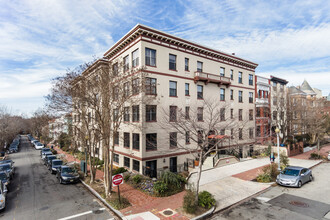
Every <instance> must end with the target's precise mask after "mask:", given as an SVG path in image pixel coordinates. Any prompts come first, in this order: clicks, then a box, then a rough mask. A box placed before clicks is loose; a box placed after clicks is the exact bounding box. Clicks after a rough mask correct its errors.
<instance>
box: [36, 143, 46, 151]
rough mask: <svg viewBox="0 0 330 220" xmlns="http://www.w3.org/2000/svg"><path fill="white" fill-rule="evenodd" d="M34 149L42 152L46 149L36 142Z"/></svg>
mask: <svg viewBox="0 0 330 220" xmlns="http://www.w3.org/2000/svg"><path fill="white" fill-rule="evenodd" d="M34 148H35V149H36V150H41V149H42V148H44V145H43V144H42V143H40V142H36V143H34Z"/></svg>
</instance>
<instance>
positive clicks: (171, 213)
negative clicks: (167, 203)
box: [160, 209, 176, 217]
mask: <svg viewBox="0 0 330 220" xmlns="http://www.w3.org/2000/svg"><path fill="white" fill-rule="evenodd" d="M160 213H161V214H162V215H163V216H165V217H170V216H172V215H174V214H176V212H175V211H173V210H172V209H165V210H163V211H161V212H160Z"/></svg>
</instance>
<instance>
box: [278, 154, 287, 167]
mask: <svg viewBox="0 0 330 220" xmlns="http://www.w3.org/2000/svg"><path fill="white" fill-rule="evenodd" d="M280 161H281V168H282V169H284V168H285V167H287V166H289V158H288V156H286V155H284V154H280Z"/></svg>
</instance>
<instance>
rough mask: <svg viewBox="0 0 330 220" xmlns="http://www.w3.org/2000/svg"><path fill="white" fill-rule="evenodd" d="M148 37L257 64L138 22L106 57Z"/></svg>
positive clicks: (251, 66) (251, 65)
mask: <svg viewBox="0 0 330 220" xmlns="http://www.w3.org/2000/svg"><path fill="white" fill-rule="evenodd" d="M140 36H141V37H148V38H151V39H152V40H155V41H159V42H162V43H164V44H165V45H166V44H168V45H174V46H177V47H180V48H182V49H184V50H188V51H192V52H193V53H196V54H203V55H204V56H205V57H212V58H216V59H220V60H222V61H223V62H225V63H228V62H229V63H233V64H236V65H239V66H244V67H246V68H249V69H251V71H253V70H254V69H255V68H256V67H257V66H258V64H256V63H253V62H251V61H248V60H245V59H242V58H239V57H236V56H234V55H231V54H227V53H225V52H222V51H218V50H214V49H211V48H209V47H206V46H202V45H200V44H197V43H194V42H191V41H188V40H185V39H182V38H179V37H176V36H173V35H170V34H167V33H165V32H161V31H158V30H156V29H153V28H150V27H147V26H144V25H141V24H138V25H136V26H135V27H134V28H133V29H132V30H130V31H129V32H128V33H127V34H126V35H125V36H124V37H122V38H121V39H120V40H119V41H118V42H117V43H116V44H115V45H114V46H112V47H111V48H110V49H109V50H108V51H107V52H106V53H105V54H104V57H105V58H106V59H111V58H112V57H113V56H115V55H116V54H118V53H119V52H120V51H121V50H122V49H124V48H125V47H126V46H127V45H128V44H130V43H131V42H132V41H134V40H135V39H136V38H138V37H140Z"/></svg>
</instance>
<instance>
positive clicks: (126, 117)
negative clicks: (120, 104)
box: [124, 107, 130, 122]
mask: <svg viewBox="0 0 330 220" xmlns="http://www.w3.org/2000/svg"><path fill="white" fill-rule="evenodd" d="M129 116H130V115H129V107H125V108H124V121H125V122H129V121H130V117H129Z"/></svg>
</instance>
